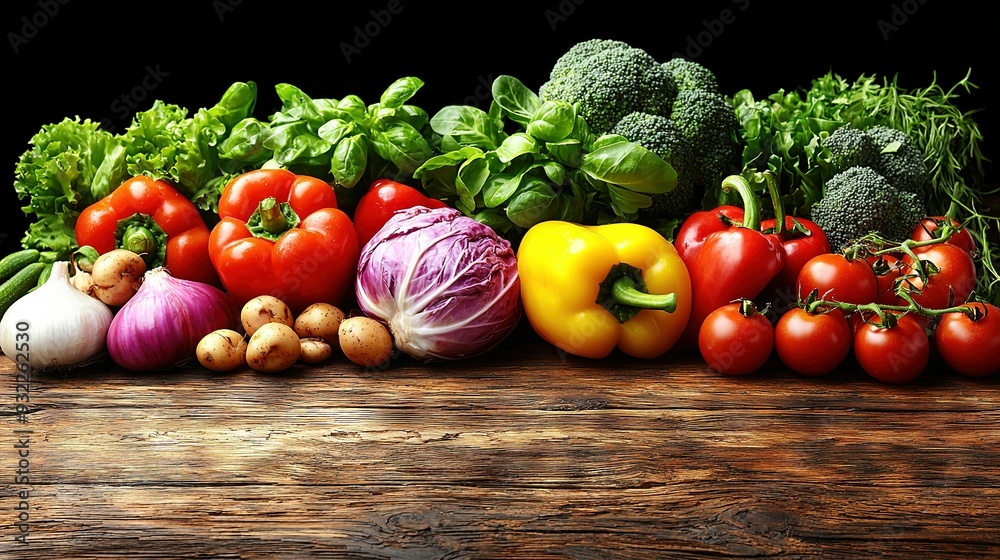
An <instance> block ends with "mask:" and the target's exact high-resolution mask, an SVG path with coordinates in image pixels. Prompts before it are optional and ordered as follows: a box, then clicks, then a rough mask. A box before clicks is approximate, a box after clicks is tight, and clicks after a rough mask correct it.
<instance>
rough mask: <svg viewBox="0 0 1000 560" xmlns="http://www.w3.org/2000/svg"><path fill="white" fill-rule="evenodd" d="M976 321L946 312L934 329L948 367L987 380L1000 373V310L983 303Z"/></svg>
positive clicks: (975, 303) (976, 303)
mask: <svg viewBox="0 0 1000 560" xmlns="http://www.w3.org/2000/svg"><path fill="white" fill-rule="evenodd" d="M962 307H966V308H978V309H979V311H980V312H981V315H980V316H979V318H977V319H976V320H973V319H971V318H970V317H969V316H968V315H966V314H965V313H945V314H944V316H942V317H941V321H940V322H938V325H937V328H936V329H935V330H934V338H935V339H936V340H937V347H938V353H939V354H940V355H941V358H942V359H943V360H944V363H946V364H948V367H950V368H951V369H953V370H955V371H956V372H958V373H960V374H962V375H968V376H970V377H983V376H986V375H989V374H991V373H996V372H997V371H1000V308H998V307H997V306H995V305H992V304H989V303H983V302H973V303H967V304H965V305H963V306H962Z"/></svg>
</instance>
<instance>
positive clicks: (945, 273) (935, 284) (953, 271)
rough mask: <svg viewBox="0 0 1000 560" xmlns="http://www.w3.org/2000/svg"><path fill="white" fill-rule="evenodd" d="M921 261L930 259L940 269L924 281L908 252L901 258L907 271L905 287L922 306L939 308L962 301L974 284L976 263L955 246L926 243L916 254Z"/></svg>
mask: <svg viewBox="0 0 1000 560" xmlns="http://www.w3.org/2000/svg"><path fill="white" fill-rule="evenodd" d="M917 258H918V259H920V260H921V261H930V262H932V263H934V265H935V266H936V267H937V268H938V269H939V270H938V271H937V272H932V273H931V274H929V275H928V277H927V283H926V284H925V283H924V282H923V281H921V280H920V277H919V276H918V275H917V274H916V269H915V268H914V267H915V266H916V263H915V262H914V260H913V258H912V257H910V256H909V255H903V258H902V259H900V260H901V261H902V263H903V266H905V267H906V270H907V271H908V272H906V273H905V276H906V277H905V278H904V279H903V287H904V289H906V290H908V291H909V292H910V295H911V296H912V297H913V301H915V302H917V303H919V304H920V305H921V306H923V307H928V308H931V309H940V308H942V307H948V306H950V305H952V304H953V303H959V304H960V303H963V302H964V301H965V300H966V299H968V297H969V294H971V293H972V290H973V289H975V287H976V263H975V262H973V260H972V257H970V256H969V254H968V253H966V252H965V251H964V250H963V249H962V248H960V247H958V246H957V245H948V244H947V243H938V244H936V245H928V246H927V247H925V248H924V251H922V252H920V253H918V254H917Z"/></svg>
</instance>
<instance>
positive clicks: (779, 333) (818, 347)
mask: <svg viewBox="0 0 1000 560" xmlns="http://www.w3.org/2000/svg"><path fill="white" fill-rule="evenodd" d="M774 348H775V350H777V352H778V358H780V359H781V361H782V362H783V363H784V364H785V365H786V366H788V367H789V368H791V369H792V371H795V372H797V373H800V374H802V375H811V376H816V375H824V374H827V373H830V372H831V371H833V370H834V369H835V368H836V367H837V366H838V365H840V363H841V362H843V361H844V358H846V357H847V355H848V354H850V352H851V327H850V326H849V325H848V323H847V319H846V318H844V315H843V314H842V313H809V312H808V311H806V310H805V309H802V308H801V307H793V308H792V309H790V310H789V311H787V312H786V313H785V314H784V315H782V316H781V318H780V319H778V324H777V325H776V326H775V327H774Z"/></svg>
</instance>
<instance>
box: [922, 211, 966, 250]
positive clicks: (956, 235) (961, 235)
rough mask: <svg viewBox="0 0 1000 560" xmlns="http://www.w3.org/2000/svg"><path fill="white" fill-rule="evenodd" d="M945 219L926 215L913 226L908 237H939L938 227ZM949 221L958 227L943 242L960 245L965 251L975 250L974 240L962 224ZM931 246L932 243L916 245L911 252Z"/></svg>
mask: <svg viewBox="0 0 1000 560" xmlns="http://www.w3.org/2000/svg"><path fill="white" fill-rule="evenodd" d="M946 219H947V218H945V217H944V216H928V217H926V218H924V219H922V220H920V223H919V224H917V227H915V228H913V235H911V236H910V238H911V239H913V240H914V241H927V240H929V239H934V238H936V237H940V233H941V232H940V229H941V226H943V225H944V224H946V223H947V222H945V220H946ZM951 223H952V225H954V226H955V227H956V228H959V229H958V230H956V231H955V232H953V233H952V234H951V237H949V238H948V241H945V243H948V244H950V245H955V246H957V247H961V248H962V249H963V250H964V251H965V252H966V253H969V254H972V253H974V252H975V251H976V242H975V240H973V239H972V234H970V233H969V230H967V229H965V228H963V227H961V225H962V224H961V223H959V222H958V221H957V220H952V221H951ZM932 246H933V245H926V246H924V247H917V248H915V249H913V252H914V253H922V252H923V251H925V250H927V248H928V247H932Z"/></svg>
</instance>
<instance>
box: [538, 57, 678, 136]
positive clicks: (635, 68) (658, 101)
mask: <svg viewBox="0 0 1000 560" xmlns="http://www.w3.org/2000/svg"><path fill="white" fill-rule="evenodd" d="M538 93H539V96H540V97H541V98H542V99H543V100H560V101H567V102H569V103H577V104H578V107H579V114H580V116H582V117H583V118H584V120H585V121H587V125H588V126H589V128H590V130H591V131H592V132H593V133H594V134H597V135H598V136H599V135H601V134H605V133H607V132H608V131H610V130H611V128H612V127H614V125H615V123H617V122H618V121H619V120H621V118H622V117H624V116H625V115H627V114H629V113H632V112H634V111H642V112H645V113H650V114H654V115H663V116H667V115H668V114H669V112H670V106H671V103H673V100H674V97H675V96H676V94H677V88H676V85H675V84H674V80H673V77H672V76H671V74H670V73H668V72H667V71H666V70H665V69H664V68H663V66H662V65H661V64H660V63H659V62H657V61H656V60H655V59H653V57H652V56H650V55H649V53H647V52H646V51H644V50H642V49H639V48H634V47H631V46H629V45H628V44H626V43H623V42H621V41H612V40H608V39H590V40H587V41H584V42H583V43H578V44H576V45H574V46H573V47H571V48H570V49H569V50H568V51H566V53H565V54H563V55H562V56H561V57H559V59H558V60H557V61H556V63H555V65H554V66H553V67H552V70H551V71H550V74H549V80H548V81H546V82H545V83H544V84H542V86H541V87H540V88H539V90H538Z"/></svg>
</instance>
